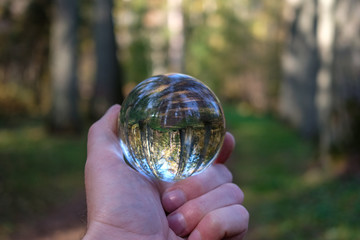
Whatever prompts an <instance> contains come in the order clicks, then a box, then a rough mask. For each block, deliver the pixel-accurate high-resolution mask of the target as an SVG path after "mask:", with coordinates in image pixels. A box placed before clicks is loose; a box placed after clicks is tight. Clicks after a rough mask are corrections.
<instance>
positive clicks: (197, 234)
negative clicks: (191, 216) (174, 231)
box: [189, 230, 201, 240]
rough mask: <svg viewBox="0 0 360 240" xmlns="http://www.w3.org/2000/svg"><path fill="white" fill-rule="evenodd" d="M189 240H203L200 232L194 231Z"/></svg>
mask: <svg viewBox="0 0 360 240" xmlns="http://www.w3.org/2000/svg"><path fill="white" fill-rule="evenodd" d="M189 240H201V234H200V232H199V231H198V230H194V231H193V232H192V233H191V234H190V236H189Z"/></svg>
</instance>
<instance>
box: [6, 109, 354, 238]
mask: <svg viewBox="0 0 360 240" xmlns="http://www.w3.org/2000/svg"><path fill="white" fill-rule="evenodd" d="M224 110H225V112H226V119H227V128H228V129H229V131H231V132H232V133H233V134H234V136H235V138H236V141H237V144H236V150H235V152H234V153H233V155H232V157H231V159H230V161H229V163H228V166H229V168H230V169H231V171H232V172H233V174H234V181H235V182H236V183H237V184H238V185H239V186H240V187H241V188H242V189H243V191H244V193H245V202H244V205H245V206H246V208H247V209H248V210H249V212H250V215H251V218H250V228H249V233H248V236H247V239H248V240H257V239H259V240H260V239H261V240H267V239H299V240H300V239H324V240H335V239H342V240H347V239H349V240H350V239H357V237H358V236H360V230H359V228H358V223H359V222H360V195H359V191H358V189H359V187H358V186H359V184H360V179H359V178H351V177H348V178H340V177H338V176H336V175H330V176H329V175H327V174H324V173H323V172H322V171H321V169H320V168H319V167H318V166H319V164H318V161H317V160H316V151H315V146H314V144H313V143H311V142H309V141H306V140H304V139H302V138H300V137H299V136H298V134H297V133H296V132H295V131H294V130H292V129H291V128H289V127H287V126H286V125H285V124H283V123H281V122H279V121H278V120H276V119H275V118H274V117H272V116H267V115H256V114H254V113H249V112H246V111H244V110H243V109H240V108H237V107H229V106H225V108H224ZM85 158H86V134H84V135H83V136H81V137H76V138H74V137H69V136H61V137H59V136H50V135H48V134H47V133H46V131H45V130H44V128H43V126H42V125H41V122H39V121H26V122H24V123H21V124H19V123H17V124H16V123H15V124H13V125H8V124H1V122H0V239H2V240H23V239H26V240H48V239H49V240H50V239H51V240H53V239H54V240H65V239H66V240H78V239H81V237H82V236H83V234H84V232H85V230H86V204H85V194H84V186H83V167H84V164H85Z"/></svg>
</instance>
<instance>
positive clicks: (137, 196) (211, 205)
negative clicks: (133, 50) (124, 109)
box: [83, 105, 249, 240]
mask: <svg viewBox="0 0 360 240" xmlns="http://www.w3.org/2000/svg"><path fill="white" fill-rule="evenodd" d="M119 110H120V106H118V105H115V106H113V107H111V108H110V109H109V110H108V112H107V113H106V114H105V115H104V116H103V117H102V118H101V119H100V120H99V121H97V122H96V123H94V124H93V126H92V127H91V128H90V130H89V134H88V155H87V161H86V166H85V185H86V198H87V208H88V230H87V233H86V235H85V236H84V238H83V239H84V240H93V239H102V240H103V239H104V240H111V239H144V240H146V239H152V240H154V239H159V240H162V239H163V240H182V239H185V238H186V237H188V238H186V239H188V240H199V239H203V240H212V239H214V240H219V239H224V238H227V239H242V238H243V237H244V235H245V233H246V231H247V227H248V217H249V215H248V212H247V211H246V209H245V208H244V207H243V206H242V205H241V203H242V201H243V193H242V191H241V190H240V189H239V188H238V187H237V186H236V185H235V184H232V183H231V181H232V175H231V173H230V171H229V170H228V169H227V168H226V167H225V166H224V165H223V164H222V163H224V162H225V161H226V159H227V158H228V157H229V155H230V154H231V152H232V149H233V146H234V139H233V137H232V136H231V135H230V134H227V135H226V137H225V140H224V145H223V148H222V150H221V152H220V154H219V157H218V158H217V159H216V161H215V163H214V164H213V165H212V166H210V167H209V168H208V169H207V170H205V171H204V172H202V173H200V174H198V175H196V176H192V177H189V178H187V179H185V180H182V181H179V182H176V183H159V182H155V181H152V180H150V179H148V178H146V177H145V176H143V175H142V174H140V173H138V172H136V171H135V170H133V169H132V168H130V167H129V166H127V165H126V163H125V162H124V160H123V156H122V151H121V148H120V145H119V140H118V137H117V129H116V125H117V123H116V122H117V116H118V114H119ZM167 213H168V216H167Z"/></svg>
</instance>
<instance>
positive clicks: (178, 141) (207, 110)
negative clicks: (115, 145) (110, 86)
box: [118, 73, 225, 182]
mask: <svg viewBox="0 0 360 240" xmlns="http://www.w3.org/2000/svg"><path fill="white" fill-rule="evenodd" d="M118 128H119V138H120V145H121V148H122V150H123V154H124V158H125V161H126V162H127V163H128V164H129V165H130V166H131V167H133V168H134V169H136V170H137V171H139V172H140V173H142V174H144V175H146V176H148V177H150V178H153V179H159V180H161V181H167V182H174V181H178V180H181V179H184V178H187V177H189V176H192V175H195V174H198V173H200V172H202V171H203V170H205V169H206V168H207V167H208V166H210V164H211V163H212V161H213V160H215V158H216V157H217V154H218V153H219V150H220V148H221V146H222V143H223V140H224V136H225V118H224V113H223V110H222V107H221V105H220V102H219V100H218V98H217V97H216V96H215V94H214V93H213V92H212V91H211V90H210V89H209V88H208V87H207V86H206V85H204V84H203V83H202V82H200V81H199V80H197V79H195V78H193V77H191V76H188V75H184V74H178V73H174V74H165V75H158V76H154V77H150V78H148V79H146V80H144V81H143V82H141V83H140V84H138V85H137V86H136V87H135V88H134V89H133V90H132V91H131V92H130V94H129V95H128V96H127V98H126V99H125V100H124V102H123V104H122V108H121V111H120V115H119V121H118Z"/></svg>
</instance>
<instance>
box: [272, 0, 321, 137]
mask: <svg viewBox="0 0 360 240" xmlns="http://www.w3.org/2000/svg"><path fill="white" fill-rule="evenodd" d="M287 2H288V3H287V4H288V8H289V9H288V10H287V13H288V16H287V18H288V19H287V20H288V22H289V23H290V31H289V36H288V38H287V42H286V46H285V51H284V54H283V59H282V61H283V63H282V65H283V74H284V79H283V83H282V86H281V90H280V103H279V111H280V114H281V115H282V116H283V117H284V118H286V119H287V120H288V121H289V122H290V123H292V125H294V126H295V127H297V128H299V129H300V131H301V133H302V134H303V135H305V136H310V137H313V136H315V135H316V134H317V131H318V121H317V114H316V110H317V109H316V105H315V94H316V78H317V70H318V65H319V62H318V53H317V40H316V35H315V32H316V21H317V10H316V8H317V5H316V2H315V1H313V0H303V1H290V0H288V1H287Z"/></svg>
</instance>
